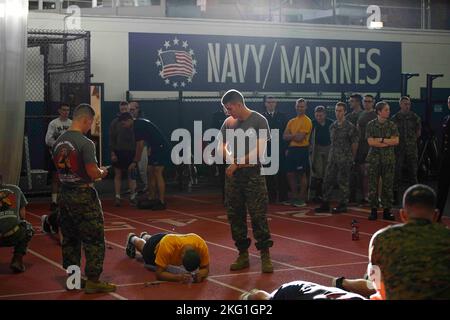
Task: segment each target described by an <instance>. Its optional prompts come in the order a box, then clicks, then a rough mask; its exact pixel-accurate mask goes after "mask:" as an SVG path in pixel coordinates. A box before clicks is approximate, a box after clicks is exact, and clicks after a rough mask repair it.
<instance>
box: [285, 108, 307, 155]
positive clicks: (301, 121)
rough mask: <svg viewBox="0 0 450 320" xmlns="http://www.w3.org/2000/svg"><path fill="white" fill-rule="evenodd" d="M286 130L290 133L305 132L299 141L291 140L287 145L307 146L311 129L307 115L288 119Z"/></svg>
mask: <svg viewBox="0 0 450 320" xmlns="http://www.w3.org/2000/svg"><path fill="white" fill-rule="evenodd" d="M286 131H287V132H288V133H290V134H296V133H306V136H305V138H304V139H303V140H302V141H301V142H297V141H294V140H291V141H290V142H289V147H307V146H309V136H310V135H311V131H312V121H311V119H310V118H309V117H308V116H307V115H301V116H300V117H298V116H297V117H295V118H294V119H291V120H289V122H288V124H287V126H286Z"/></svg>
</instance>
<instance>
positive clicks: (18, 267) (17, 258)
mask: <svg viewBox="0 0 450 320" xmlns="http://www.w3.org/2000/svg"><path fill="white" fill-rule="evenodd" d="M22 258H23V255H22V254H14V256H13V258H12V260H11V264H10V265H9V267H10V268H11V269H12V270H13V271H14V272H24V271H25V265H24V264H23V259H22Z"/></svg>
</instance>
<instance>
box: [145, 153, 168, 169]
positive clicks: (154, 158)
mask: <svg viewBox="0 0 450 320" xmlns="http://www.w3.org/2000/svg"><path fill="white" fill-rule="evenodd" d="M148 165H149V166H155V167H159V166H162V167H166V166H167V165H169V155H168V153H167V152H166V151H159V150H158V152H154V153H152V152H151V153H150V155H149V156H148Z"/></svg>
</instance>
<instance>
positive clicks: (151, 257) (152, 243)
mask: <svg viewBox="0 0 450 320" xmlns="http://www.w3.org/2000/svg"><path fill="white" fill-rule="evenodd" d="M166 235H167V233H157V234H154V235H152V236H151V237H150V239H149V240H148V241H147V242H146V243H145V245H144V248H143V249H142V258H143V259H144V262H145V264H149V265H152V266H155V265H156V263H155V260H156V255H155V249H156V246H157V245H158V243H159V242H160V241H161V240H162V238H164V237H165V236H166Z"/></svg>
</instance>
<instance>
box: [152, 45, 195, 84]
mask: <svg viewBox="0 0 450 320" xmlns="http://www.w3.org/2000/svg"><path fill="white" fill-rule="evenodd" d="M159 56H160V58H161V62H162V65H163V68H162V77H163V78H168V77H173V76H183V77H192V76H193V71H194V66H193V64H192V57H191V55H190V54H189V53H187V52H185V51H177V50H168V51H163V52H161V53H160V54H159Z"/></svg>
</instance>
